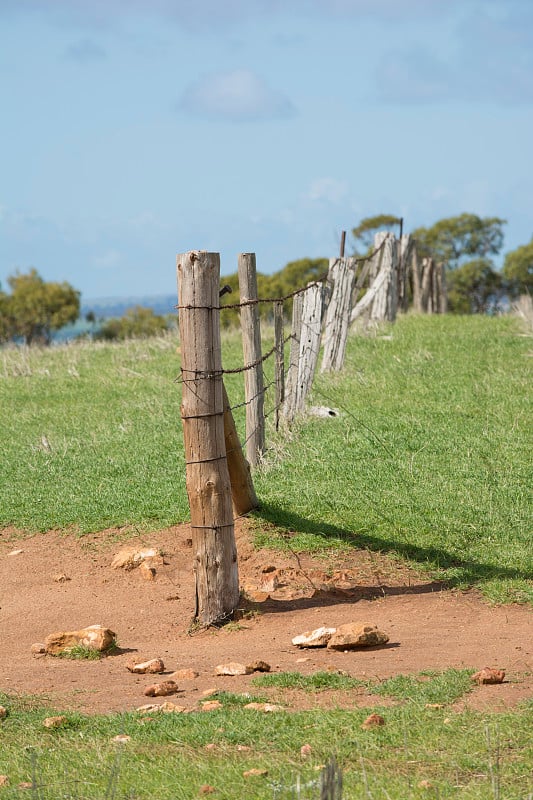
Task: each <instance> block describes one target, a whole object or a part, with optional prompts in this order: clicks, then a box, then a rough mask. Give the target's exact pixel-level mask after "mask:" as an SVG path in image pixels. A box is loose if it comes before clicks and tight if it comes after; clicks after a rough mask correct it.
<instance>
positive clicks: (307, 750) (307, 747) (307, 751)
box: [300, 744, 313, 758]
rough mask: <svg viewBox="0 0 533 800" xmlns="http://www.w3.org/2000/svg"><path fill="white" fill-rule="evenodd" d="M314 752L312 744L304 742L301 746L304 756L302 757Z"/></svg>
mask: <svg viewBox="0 0 533 800" xmlns="http://www.w3.org/2000/svg"><path fill="white" fill-rule="evenodd" d="M312 752H313V748H312V747H311V745H310V744H303V745H302V746H301V747H300V755H301V756H302V758H307V757H308V756H310V755H311V753H312Z"/></svg>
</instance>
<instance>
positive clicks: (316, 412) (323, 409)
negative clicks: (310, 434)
mask: <svg viewBox="0 0 533 800" xmlns="http://www.w3.org/2000/svg"><path fill="white" fill-rule="evenodd" d="M307 413H308V414H310V415H311V416H312V417H322V418H323V419H332V418H333V417H338V416H339V409H338V408H328V407H327V406H309V407H308V409H307Z"/></svg>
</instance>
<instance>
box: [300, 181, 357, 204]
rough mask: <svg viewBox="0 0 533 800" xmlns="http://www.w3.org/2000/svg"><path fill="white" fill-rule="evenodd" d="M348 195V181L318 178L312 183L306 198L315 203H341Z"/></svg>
mask: <svg viewBox="0 0 533 800" xmlns="http://www.w3.org/2000/svg"><path fill="white" fill-rule="evenodd" d="M347 194H348V184H347V183H346V181H339V180H336V179H335V178H317V179H316V180H314V181H312V183H311V185H310V186H309V188H308V190H307V192H306V193H305V198H306V199H308V200H312V201H313V202H325V203H340V202H342V201H343V200H344V199H345V197H346V195H347Z"/></svg>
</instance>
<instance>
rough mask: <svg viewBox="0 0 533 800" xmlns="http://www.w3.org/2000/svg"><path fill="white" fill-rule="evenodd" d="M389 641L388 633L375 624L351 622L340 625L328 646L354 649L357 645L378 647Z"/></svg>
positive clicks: (335, 648)
mask: <svg viewBox="0 0 533 800" xmlns="http://www.w3.org/2000/svg"><path fill="white" fill-rule="evenodd" d="M388 641H389V637H388V636H387V634H386V633H383V631H380V630H378V628H377V627H376V626H375V625H367V624H365V623H361V622H353V623H352V622H349V623H347V624H346V625H339V627H338V628H337V630H336V632H335V633H334V634H333V635H332V636H331V638H330V640H329V642H328V648H330V649H331V650H352V649H354V648H355V647H376V646H378V645H380V644H386V643H387V642H388Z"/></svg>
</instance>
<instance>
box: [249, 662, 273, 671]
mask: <svg viewBox="0 0 533 800" xmlns="http://www.w3.org/2000/svg"><path fill="white" fill-rule="evenodd" d="M246 671H247V672H270V664H267V662H266V661H261V659H257V661H252V663H251V664H247V665H246Z"/></svg>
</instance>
